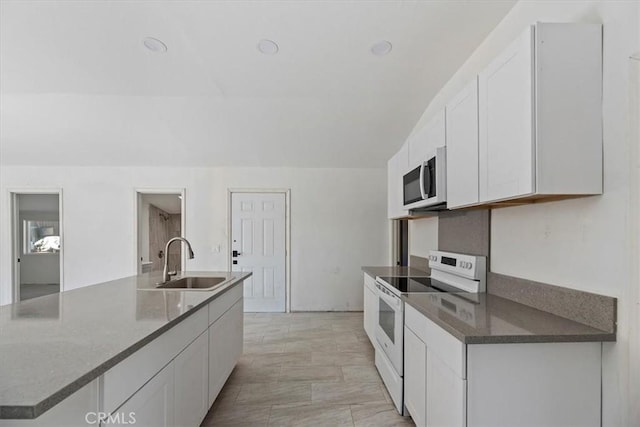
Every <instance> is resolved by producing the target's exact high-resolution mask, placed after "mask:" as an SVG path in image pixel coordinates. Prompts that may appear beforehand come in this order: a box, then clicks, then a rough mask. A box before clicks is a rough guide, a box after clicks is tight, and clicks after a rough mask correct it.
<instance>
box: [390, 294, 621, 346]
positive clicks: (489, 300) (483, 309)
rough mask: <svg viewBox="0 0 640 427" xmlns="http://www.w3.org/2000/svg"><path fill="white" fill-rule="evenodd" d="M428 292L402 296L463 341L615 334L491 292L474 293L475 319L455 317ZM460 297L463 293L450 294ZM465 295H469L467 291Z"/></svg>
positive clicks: (567, 339) (552, 339)
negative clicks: (466, 319)
mask: <svg viewBox="0 0 640 427" xmlns="http://www.w3.org/2000/svg"><path fill="white" fill-rule="evenodd" d="M429 295H430V294H429V293H413V294H406V295H403V296H402V299H403V300H404V302H405V303H406V304H409V305H410V306H411V307H413V308H415V309H416V310H418V311H419V312H420V313H422V314H423V315H424V316H426V317H427V318H428V319H430V320H432V321H433V322H434V323H436V324H437V325H438V326H440V327H442V328H443V329H444V330H445V331H447V332H449V333H450V334H451V335H453V336H454V337H456V338H457V339H459V340H460V341H462V342H463V343H465V344H500V343H539V342H581V341H615V340H616V334H615V333H612V332H607V331H603V330H600V329H595V328H592V327H590V326H587V325H584V324H582V323H578V322H575V321H573V320H569V319H566V318H564V317H560V316H556V315H554V314H551V313H547V312H545V311H542V310H538V309H535V308H532V307H529V306H526V305H523V304H519V303H517V302H514V301H510V300H508V299H505V298H501V297H498V296H496V295H491V294H485V293H481V294H476V295H477V297H478V300H477V301H476V303H473V305H469V304H468V302H467V304H466V306H467V307H473V311H474V315H475V320H473V321H470V322H469V323H467V322H464V321H463V320H461V319H459V318H458V317H454V316H453V315H452V314H451V313H449V312H447V309H446V308H444V307H442V306H441V305H439V304H436V303H434V301H433V300H432V299H431V298H430V297H429ZM450 295H453V296H459V298H462V295H463V294H450ZM467 295H468V294H467Z"/></svg>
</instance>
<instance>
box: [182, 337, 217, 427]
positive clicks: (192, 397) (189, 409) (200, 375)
mask: <svg viewBox="0 0 640 427" xmlns="http://www.w3.org/2000/svg"><path fill="white" fill-rule="evenodd" d="M174 364H175V420H176V425H178V426H185V427H188V426H199V425H200V422H201V421H202V420H203V419H204V417H205V415H207V410H208V409H209V335H208V333H207V332H206V331H205V332H203V333H202V334H201V335H200V336H199V337H198V338H196V340H195V341H193V342H192V343H191V344H189V346H188V347H187V348H185V349H184V350H183V351H182V353H180V354H179V355H178V357H176V359H175V361H174Z"/></svg>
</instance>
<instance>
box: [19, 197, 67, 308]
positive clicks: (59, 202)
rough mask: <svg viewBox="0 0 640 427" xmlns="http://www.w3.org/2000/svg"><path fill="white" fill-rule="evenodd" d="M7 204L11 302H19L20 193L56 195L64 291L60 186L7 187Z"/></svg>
mask: <svg viewBox="0 0 640 427" xmlns="http://www.w3.org/2000/svg"><path fill="white" fill-rule="evenodd" d="M7 192H8V194H9V206H10V207H11V217H10V221H11V254H10V256H11V302H12V303H17V302H20V265H19V263H18V258H21V257H22V249H21V242H20V231H19V230H20V226H21V224H20V223H19V221H20V219H19V218H18V215H19V212H18V208H19V206H18V196H19V195H20V194H56V195H57V196H58V223H59V225H58V227H59V230H60V292H64V250H65V243H64V211H63V197H62V188H60V187H42V188H31V187H30V188H8V189H7Z"/></svg>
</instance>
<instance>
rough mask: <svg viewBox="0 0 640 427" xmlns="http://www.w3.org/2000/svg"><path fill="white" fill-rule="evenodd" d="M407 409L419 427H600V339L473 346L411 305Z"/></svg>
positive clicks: (407, 335) (407, 334)
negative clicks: (577, 341) (562, 426)
mask: <svg viewBox="0 0 640 427" xmlns="http://www.w3.org/2000/svg"><path fill="white" fill-rule="evenodd" d="M404 345H405V347H404V352H405V371H404V374H405V376H404V378H405V381H404V391H405V406H406V407H407V410H408V411H409V413H410V414H411V416H412V418H413V420H414V422H415V423H416V425H417V426H419V427H420V426H429V427H432V426H513V427H517V426H540V427H543V426H549V427H551V426H558V425H575V426H597V425H599V423H600V401H601V390H600V381H601V364H602V360H601V351H602V345H601V343H598V342H581V343H527V344H515V343H512V344H469V345H464V344H463V343H462V342H460V341H458V340H457V339H456V338H455V337H453V335H450V334H449V333H447V332H446V331H445V330H444V329H442V328H441V327H439V326H438V325H436V324H435V323H433V322H432V321H431V320H429V319H427V318H426V317H425V316H423V315H422V314H420V313H419V312H418V311H417V310H415V309H414V308H413V307H411V306H410V305H408V304H407V305H405V340H404Z"/></svg>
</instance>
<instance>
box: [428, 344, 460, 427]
mask: <svg viewBox="0 0 640 427" xmlns="http://www.w3.org/2000/svg"><path fill="white" fill-rule="evenodd" d="M426 356H427V357H426V359H427V371H426V373H427V375H426V378H427V381H426V385H427V388H426V391H427V400H426V407H427V408H429V409H428V411H427V417H426V425H428V426H464V425H465V410H466V405H465V399H466V381H465V380H463V379H462V378H460V377H459V376H458V375H457V374H456V373H455V372H454V371H453V370H452V369H451V368H449V366H447V365H446V364H445V363H444V362H443V361H442V359H440V358H439V357H438V356H437V355H435V354H433V353H432V352H430V351H429V348H428V347H427V352H426Z"/></svg>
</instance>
